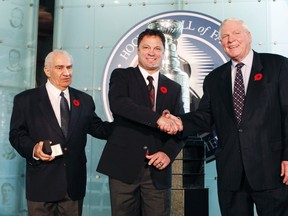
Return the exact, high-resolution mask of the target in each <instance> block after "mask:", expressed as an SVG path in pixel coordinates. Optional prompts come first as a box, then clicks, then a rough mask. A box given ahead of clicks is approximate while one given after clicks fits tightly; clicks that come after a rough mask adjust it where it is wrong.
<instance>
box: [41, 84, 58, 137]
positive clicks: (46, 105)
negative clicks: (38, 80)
mask: <svg viewBox="0 0 288 216" xmlns="http://www.w3.org/2000/svg"><path fill="white" fill-rule="evenodd" d="M38 106H39V110H40V111H41V112H42V115H43V118H44V119H45V122H47V124H49V125H51V128H53V129H54V130H55V131H56V132H57V133H58V134H59V135H61V136H63V134H62V130H61V128H60V126H59V124H58V121H57V118H56V116H55V113H54V110H53V108H52V105H51V102H50V100H49V96H48V93H47V90H46V87H45V85H42V86H41V87H39V103H38Z"/></svg>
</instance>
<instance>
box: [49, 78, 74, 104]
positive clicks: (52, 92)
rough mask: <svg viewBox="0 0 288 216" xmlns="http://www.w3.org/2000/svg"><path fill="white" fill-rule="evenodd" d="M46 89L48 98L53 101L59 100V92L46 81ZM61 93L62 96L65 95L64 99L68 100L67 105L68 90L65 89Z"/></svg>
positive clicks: (68, 98)
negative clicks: (62, 93) (53, 99)
mask: <svg viewBox="0 0 288 216" xmlns="http://www.w3.org/2000/svg"><path fill="white" fill-rule="evenodd" d="M46 89H47V91H48V94H49V97H52V98H55V99H56V98H59V96H60V93H61V90H60V89H58V88H56V87H55V86H54V85H53V84H52V83H51V82H50V81H49V80H47V82H46ZM63 92H64V95H65V98H66V99H67V100H68V103H69V101H70V95H69V90H68V88H66V89H65V90H64V91H63Z"/></svg>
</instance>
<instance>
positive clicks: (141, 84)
mask: <svg viewBox="0 0 288 216" xmlns="http://www.w3.org/2000/svg"><path fill="white" fill-rule="evenodd" d="M133 70H135V71H133V73H132V75H133V76H135V79H132V80H133V82H134V81H135V80H136V83H135V84H136V88H137V89H139V91H140V95H141V97H140V98H139V99H140V100H139V102H141V103H143V102H144V105H145V106H147V107H151V104H150V99H149V94H148V87H147V84H146V80H145V79H144V77H143V75H142V73H141V71H140V69H139V68H138V67H136V68H133ZM156 106H157V104H156Z"/></svg>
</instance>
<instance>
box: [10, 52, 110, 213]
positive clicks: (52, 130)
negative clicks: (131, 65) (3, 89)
mask: <svg viewBox="0 0 288 216" xmlns="http://www.w3.org/2000/svg"><path fill="white" fill-rule="evenodd" d="M44 72H45V74H46V76H47V77H48V80H47V83H46V84H45V85H42V86H40V87H39V88H35V89H30V90H27V91H24V92H22V93H20V94H18V95H16V96H15V98H14V107H13V113H12V117H11V123H10V137H9V139H10V142H11V144H12V146H13V147H14V148H15V149H16V150H17V151H18V153H19V154H20V155H21V156H22V157H24V158H26V161H27V164H26V198H27V201H28V213H29V215H30V216H39V215H47V216H52V215H53V216H55V215H69V216H80V215H81V212H82V204H83V198H84V196H85V189H86V155H85V146H86V140H87V134H90V135H92V136H94V137H97V138H100V139H107V137H108V135H109V133H110V128H111V125H110V123H108V122H103V121H102V120H101V119H100V118H99V117H98V116H97V115H96V113H95V105H94V101H93V99H92V97H91V96H90V95H88V94H86V93H83V92H81V91H79V90H76V89H74V88H71V87H69V85H70V84H71V82H72V72H73V59H72V56H71V55H70V54H69V53H67V52H66V51H62V50H54V51H53V52H51V53H49V54H48V55H47V57H46V59H45V67H44ZM61 92H64V97H65V98H66V100H67V101H68V109H67V111H68V113H69V114H68V119H66V120H67V121H66V122H69V125H68V131H67V130H66V132H67V135H66V132H65V131H64V129H63V125H64V123H63V122H62V121H61V114H60V112H61V111H60V110H61V109H60V103H61V102H60V101H61V96H60V93H61ZM63 99H64V98H63ZM61 128H62V130H61ZM44 140H49V142H50V143H51V145H52V146H53V147H55V148H54V149H56V150H57V149H58V152H60V153H59V155H58V156H54V152H53V153H52V155H49V154H45V153H44V152H43V142H44ZM59 144H60V145H59ZM61 151H62V154H61Z"/></svg>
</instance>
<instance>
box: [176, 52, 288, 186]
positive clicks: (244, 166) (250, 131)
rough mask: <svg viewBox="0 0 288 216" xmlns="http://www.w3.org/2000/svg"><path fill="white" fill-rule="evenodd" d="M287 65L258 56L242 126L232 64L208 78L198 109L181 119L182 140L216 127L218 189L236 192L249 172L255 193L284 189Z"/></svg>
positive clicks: (287, 154) (272, 57)
mask: <svg viewBox="0 0 288 216" xmlns="http://www.w3.org/2000/svg"><path fill="white" fill-rule="evenodd" d="M287 86H288V61H287V58H285V57H283V56H279V55H273V54H258V53H256V52H254V57H253V65H252V69H251V75H250V78H249V83H248V88H247V93H246V97H245V104H244V110H243V114H242V121H241V124H240V126H237V123H236V118H235V115H234V110H233V99H232V84H231V61H229V62H227V63H226V64H224V65H222V66H220V67H218V68H216V69H215V70H214V71H212V72H211V73H210V74H209V75H207V77H206V78H205V81H204V85H203V90H204V94H203V97H202V98H201V101H200V103H199V108H198V110H196V111H195V112H191V113H188V114H185V115H183V116H181V118H182V120H183V125H184V131H183V136H184V137H185V136H187V135H190V134H195V133H196V132H199V131H208V130H210V129H211V126H212V125H213V124H215V128H216V133H217V136H218V149H217V151H216V153H215V156H216V167H217V174H218V187H219V188H220V189H223V190H236V189H238V188H239V186H240V183H241V177H242V174H243V173H244V172H245V174H246V177H247V180H248V182H249V184H250V186H251V187H252V188H253V189H254V190H267V189H273V188H276V187H279V185H280V184H283V183H282V177H280V173H281V161H282V160H288V90H287Z"/></svg>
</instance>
